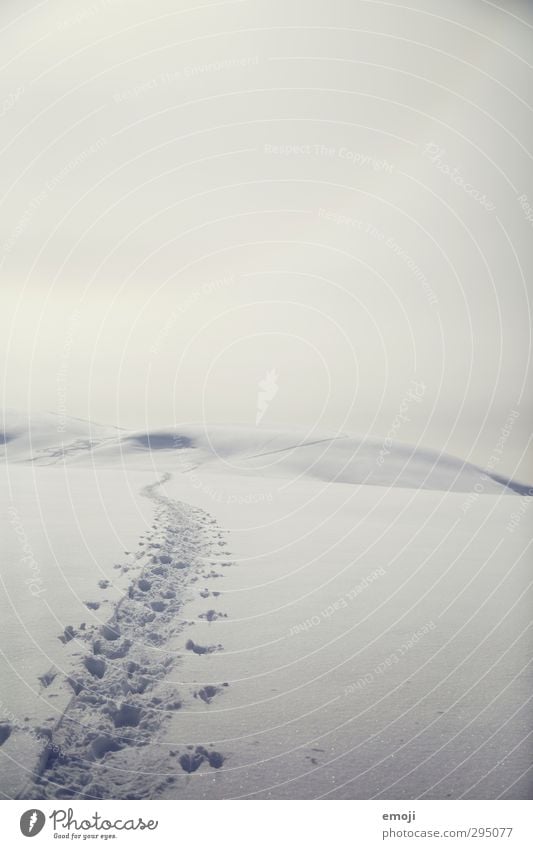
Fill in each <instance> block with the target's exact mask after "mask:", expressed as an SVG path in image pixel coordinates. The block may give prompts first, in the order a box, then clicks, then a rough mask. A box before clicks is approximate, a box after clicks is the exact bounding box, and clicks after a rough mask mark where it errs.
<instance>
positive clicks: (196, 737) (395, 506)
mask: <svg viewBox="0 0 533 849" xmlns="http://www.w3.org/2000/svg"><path fill="white" fill-rule="evenodd" d="M8 424H9V430H8V429H7V428H6V430H8V432H9V435H10V439H9V441H8V442H7V448H8V455H7V460H8V462H7V463H6V465H5V470H6V472H7V475H6V478H5V482H4V485H3V489H2V496H1V497H2V504H3V505H4V506H5V509H4V510H3V511H2V518H1V520H0V525H1V527H0V532H1V538H2V540H3V543H2V563H3V568H2V576H1V579H2V601H1V616H0V623H1V624H0V638H1V645H2V647H3V650H2V654H1V655H0V666H1V669H0V680H1V682H2V689H1V693H0V699H1V703H0V769H1V774H2V780H1V782H0V793H3V794H4V795H6V796H21V797H23V798H41V797H51V798H76V797H79V798H83V797H84V798H105V797H112V798H113V797H118V798H144V797H152V798H153V797H156V798H158V797H169V798H182V797H191V798H235V797H241V796H246V797H254V798H310V797H313V798H314V797H317V796H332V797H333V798H368V797H372V796H378V797H379V796H382V797H383V798H402V797H403V798H416V797H418V796H423V795H427V796H429V797H438V798H441V797H442V798H446V797H450V796H452V797H454V798H455V797H459V796H464V797H465V798H484V797H486V798H494V797H496V796H498V795H500V794H501V795H504V796H505V795H508V796H509V797H511V798H513V797H522V796H526V795H527V794H528V792H529V787H528V781H527V765H528V762H529V761H528V759H529V758H530V755H531V751H530V747H529V746H528V745H527V744H526V743H525V742H524V743H523V744H520V741H521V740H522V738H523V737H525V734H526V733H527V701H528V698H529V695H530V693H531V677H530V675H529V674H528V672H527V664H528V660H529V656H530V651H531V642H530V639H529V638H528V628H529V619H530V616H529V612H528V611H529V610H530V604H531V598H530V595H529V590H528V587H529V572H530V568H529V559H528V554H527V546H528V543H529V542H530V539H531V532H530V530H529V527H528V523H527V522H526V521H525V520H524V521H523V522H518V523H517V524H516V526H515V527H513V530H512V531H510V530H509V527H510V526H509V522H510V519H511V516H513V515H517V513H516V511H517V510H522V511H524V510H525V507H524V506H523V503H522V502H523V501H524V500H523V498H518V497H517V495H516V494H515V493H514V492H513V490H511V489H509V488H508V487H506V486H504V485H502V484H500V483H498V482H497V481H495V480H491V479H489V478H487V477H482V476H481V475H482V473H481V471H480V470H479V469H476V468H475V467H473V466H470V465H468V464H463V463H462V462H461V461H459V460H456V459H454V458H446V457H439V456H437V455H436V454H434V453H431V452H428V451H424V450H422V449H413V448H410V447H408V446H391V447H390V453H389V454H386V455H385V454H384V453H383V444H382V443H381V442H380V441H379V440H369V439H365V440H362V439H357V438H355V437H348V436H345V435H335V434H298V433H280V432H273V431H270V432H265V431H261V430H260V429H256V430H252V429H233V428H231V429H230V428H227V427H212V428H209V430H208V431H207V432H206V430H205V429H204V428H202V427H199V426H189V427H179V428H176V429H165V430H159V431H152V432H150V433H149V434H147V433H143V432H136V433H126V432H121V431H116V430H113V429H105V428H99V427H93V426H92V425H90V424H88V423H80V422H76V421H72V422H68V426H67V433H66V437H67V438H65V440H64V442H63V444H61V441H60V442H59V443H58V442H57V420H56V419H55V417H53V416H52V417H48V416H39V417H35V418H33V420H32V424H31V429H30V430H28V427H27V423H26V421H25V419H24V418H20V417H19V418H17V416H15V415H13V414H10V417H9V422H8ZM62 436H65V434H62ZM69 440H70V441H69ZM9 452H11V453H9ZM380 457H382V458H383V462H380V461H379V458H380ZM480 482H481V483H482V486H481V491H479V483H480ZM363 483H364V484H366V485H361V484H363ZM476 486H477V489H474V487H476ZM524 504H525V502H524ZM517 505H519V506H517ZM502 762H503V763H502Z"/></svg>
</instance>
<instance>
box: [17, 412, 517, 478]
mask: <svg viewBox="0 0 533 849" xmlns="http://www.w3.org/2000/svg"><path fill="white" fill-rule="evenodd" d="M43 453H44V452H41V453H40V454H39V455H38V456H39V457H40V458H42V457H43ZM19 456H20V455H19ZM46 456H47V461H48V462H50V461H57V460H62V459H65V460H66V461H68V462H69V463H78V464H81V465H87V464H88V463H90V464H91V465H93V466H99V467H108V468H109V467H113V466H115V465H116V464H121V465H124V466H126V467H128V468H148V467H163V468H167V467H168V468H172V469H174V470H176V471H178V472H180V471H181V472H184V471H189V470H191V469H194V468H198V467H200V466H204V465H206V464H208V465H210V466H211V467H217V468H219V470H220V472H221V473H223V474H234V473H236V474H239V475H247V474H252V475H257V474H260V475H262V476H263V477H265V478H266V477H278V478H290V479H295V478H299V477H300V476H304V477H309V478H313V479H316V480H320V481H323V482H325V483H333V482H335V483H345V484H370V485H372V486H400V487H408V488H415V489H433V490H450V491H455V492H471V491H472V490H474V487H475V486H476V484H479V483H480V481H481V480H483V491H484V492H485V493H487V494H488V493H498V492H500V491H501V490H502V487H505V486H506V484H507V483H509V482H507V481H505V480H503V479H497V478H496V477H493V476H491V475H490V474H488V475H484V476H483V477H482V475H483V472H482V470H481V469H479V468H478V467H476V466H474V465H472V464H470V463H465V462H464V461H462V460H460V459H458V458H455V457H451V456H448V455H446V454H438V453H436V452H434V451H430V450H428V449H424V448H422V447H414V446H408V445H403V444H401V443H393V444H391V445H389V444H385V442H384V441H383V440H378V439H373V438H370V437H366V438H361V437H354V436H348V435H344V434H340V435H332V434H324V433H313V434H304V433H298V432H293V433H287V432H279V431H263V430H259V429H250V428H230V427H227V426H218V427H217V426H212V427H209V428H205V427H203V426H199V425H198V426H182V427H179V428H176V429H171V428H168V429H160V430H153V431H149V432H145V431H140V432H134V433H123V432H122V433H120V434H119V435H116V434H115V435H109V433H107V432H105V431H104V432H100V431H97V432H96V433H94V434H93V435H92V438H91V439H90V440H89V439H87V440H86V441H85V442H83V440H79V439H78V440H77V441H75V442H74V443H72V444H71V445H67V446H66V447H63V449H58V450H55V449H54V448H53V446H48V447H47V449H46ZM41 461H42V459H41ZM511 483H512V482H511ZM517 486H519V485H517Z"/></svg>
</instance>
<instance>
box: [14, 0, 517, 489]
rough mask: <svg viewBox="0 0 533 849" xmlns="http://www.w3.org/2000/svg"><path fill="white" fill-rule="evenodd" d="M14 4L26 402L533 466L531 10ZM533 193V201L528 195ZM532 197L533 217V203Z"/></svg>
mask: <svg viewBox="0 0 533 849" xmlns="http://www.w3.org/2000/svg"><path fill="white" fill-rule="evenodd" d="M502 5H505V11H501V10H500V9H499V8H498V4H495V3H488V2H484V0H472V2H466V0H455V2H448V3H446V4H442V3H438V2H436V0H414V2H412V3H410V6H411V7H412V8H411V9H410V10H406V9H403V8H401V6H400V3H397V2H357V0H346V2H343V1H342V0H335V2H333V3H332V2H326V1H325V0H321V2H316V0H283V2H280V0H259V1H258V0H243V2H228V3H206V4H204V5H201V4H194V3H192V2H191V0H186V1H185V2H182V0H179V2H175V0H150V2H148V0H143V2H140V0H127V1H126V0H94V2H91V0H85V2H80V0H68V2H49V3H48V2H46V3H26V2H20V0H17V2H14V0H9V1H8V0H4V2H3V3H2V5H1V8H0V30H1V31H0V55H1V56H2V65H3V69H2V72H1V74H0V128H1V135H0V181H1V202H0V268H1V271H0V273H1V280H2V289H1V300H2V310H1V318H0V332H1V338H0V342H1V345H2V352H3V355H4V357H3V361H4V363H5V369H4V371H3V382H2V396H3V405H4V406H10V407H18V408H29V409H31V410H51V411H60V410H61V411H62V408H63V407H66V412H67V413H68V414H70V415H73V416H79V417H84V418H92V419H95V420H96V421H100V422H107V423H113V424H118V425H120V426H122V427H128V428H129V427H135V428H144V427H145V426H161V425H166V424H173V423H179V422H194V421H206V422H208V423H211V422H213V423H215V422H217V423H218V422H227V423H237V424H241V425H246V424H249V425H250V427H255V426H256V424H255V422H256V412H257V409H256V407H257V396H258V385H259V382H260V381H262V380H263V379H264V377H265V375H266V374H267V373H269V372H271V373H272V372H274V378H273V379H274V381H275V383H276V388H277V391H276V393H275V397H274V398H273V400H272V401H271V403H270V405H269V406H268V409H267V411H266V412H265V414H264V416H263V418H262V419H261V424H260V426H261V427H265V428H270V427H276V426H280V427H287V426H291V427H296V428H300V427H301V428H309V427H310V426H315V427H317V428H318V429H322V430H325V431H343V432H351V433H360V434H368V433H369V434H372V435H376V436H383V435H385V434H387V432H388V431H389V430H390V428H391V425H392V422H393V420H394V418H395V416H396V415H397V412H398V410H399V408H400V406H402V404H403V409H404V411H405V409H406V408H405V403H406V402H405V398H406V396H408V393H409V390H410V388H411V387H412V386H413V381H418V385H419V386H420V385H423V390H421V400H420V401H413V400H412V399H411V400H409V402H408V411H407V413H406V415H405V416H404V418H406V419H409V420H408V421H404V422H402V426H401V428H400V429H399V431H398V432H397V433H396V437H397V438H398V439H399V440H401V441H403V442H413V443H415V442H420V443H421V444H423V445H426V446H428V447H431V448H437V449H439V450H440V449H443V450H445V451H448V452H449V453H453V454H457V455H460V456H463V457H468V458H469V459H470V460H471V461H473V462H476V463H479V464H481V465H483V464H485V463H487V462H488V460H489V457H490V456H491V453H492V448H493V446H495V445H496V443H497V441H498V438H499V436H500V431H501V428H502V427H504V426H505V424H506V421H507V420H508V418H509V416H510V414H511V413H512V412H513V411H514V412H515V413H518V414H519V415H515V416H514V419H513V421H514V425H513V429H512V432H511V433H510V434H509V435H508V436H507V437H506V444H505V451H504V455H503V457H502V459H501V464H500V470H501V471H503V472H505V473H507V474H513V473H515V472H516V476H517V477H519V478H522V479H524V480H533V471H532V470H531V465H528V463H527V462H526V460H525V459H524V456H523V455H524V452H525V451H526V449H527V445H528V440H529V435H530V430H531V427H530V422H531V395H530V392H528V389H527V388H526V386H527V379H528V368H529V358H530V335H529V334H530V304H529V299H528V292H529V293H531V278H532V255H531V249H530V245H531V243H532V236H533V232H532V227H533V176H532V175H533V171H532V167H531V143H530V141H531V138H533V122H532V108H531V105H530V101H531V86H530V85H529V81H530V75H531V63H532V62H533V41H532V37H531V36H532V26H533V15H532V14H531V11H530V8H528V4H527V3H514V2H506V3H505V4H502ZM528 204H529V205H530V207H531V211H528V210H529V207H528ZM528 214H529V217H530V219H531V220H529V221H528Z"/></svg>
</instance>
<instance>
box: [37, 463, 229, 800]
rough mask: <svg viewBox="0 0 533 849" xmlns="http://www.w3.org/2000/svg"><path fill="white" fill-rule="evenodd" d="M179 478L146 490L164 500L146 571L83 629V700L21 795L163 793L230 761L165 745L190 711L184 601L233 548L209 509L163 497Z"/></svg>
mask: <svg viewBox="0 0 533 849" xmlns="http://www.w3.org/2000/svg"><path fill="white" fill-rule="evenodd" d="M169 479H170V475H169V474H165V475H163V477H162V478H161V480H159V481H157V482H156V483H154V484H151V485H150V486H147V487H145V489H144V490H143V493H142V494H143V495H145V496H146V497H147V498H150V499H151V500H152V501H153V502H154V505H155V516H154V522H153V525H152V528H151V531H150V532H149V533H148V534H146V535H145V537H144V538H141V539H140V541H139V547H138V551H137V552H136V553H135V557H136V559H137V560H139V561H142V571H141V572H140V574H139V573H138V574H137V577H136V579H135V581H134V582H133V583H132V584H131V585H130V586H129V588H128V591H127V593H126V595H125V596H124V597H123V598H122V599H121V601H120V602H119V603H118V604H117V606H116V608H115V611H114V613H113V616H112V617H111V619H109V620H108V621H107V622H105V623H102V624H101V625H99V626H98V625H95V626H92V627H90V628H89V627H86V628H85V629H84V630H83V631H77V632H76V636H77V638H78V639H79V640H82V641H83V642H84V643H85V644H86V647H87V651H86V653H85V656H84V657H83V658H82V659H80V663H79V668H77V670H75V672H73V673H72V674H71V675H70V677H69V679H68V683H69V686H70V687H71V688H72V690H73V696H72V698H71V700H70V702H69V704H68V706H67V708H66V710H65V711H64V713H63V715H62V716H61V718H60V719H59V721H58V722H57V723H56V725H55V727H54V728H53V729H52V730H51V732H50V745H49V746H47V747H46V748H45V750H44V752H43V754H42V757H41V760H40V763H39V765H38V767H37V770H36V774H35V776H34V778H33V779H32V781H31V783H30V785H29V786H27V787H26V788H25V789H24V791H23V793H22V794H21V798H28V799H41V798H43V799H44V798H56V799H67V798H87V799H90V798H96V799H101V798H123V799H142V798H153V797H157V796H159V795H160V794H161V793H162V791H163V790H164V789H165V788H168V786H169V785H171V784H172V783H173V782H174V781H175V780H176V778H175V776H176V774H181V775H183V772H186V773H190V772H194V771H196V770H197V769H198V768H199V767H200V766H202V765H203V766H204V768H205V769H218V768H220V767H221V766H222V764H223V762H224V756H223V755H222V754H221V753H220V752H217V751H214V750H210V749H209V746H208V745H205V746H202V745H197V746H195V747H192V746H185V747H182V748H181V749H180V748H178V749H173V750H169V747H168V744H163V742H162V738H163V735H162V732H163V727H164V725H165V724H166V723H167V721H168V719H169V717H170V716H171V715H172V714H173V713H174V712H175V711H177V710H179V709H180V708H181V707H182V694H181V693H180V692H179V691H178V689H177V687H176V685H175V684H174V683H173V682H172V680H171V679H172V678H175V677H176V676H175V675H172V674H171V673H172V672H173V671H174V670H175V669H176V667H177V666H178V665H179V658H180V653H179V652H176V651H175V650H173V647H172V645H171V641H174V642H173V645H174V644H175V642H176V641H175V637H176V635H179V634H180V632H182V631H183V630H184V628H185V626H186V624H187V623H185V622H184V621H183V619H182V618H181V617H180V611H181V607H182V605H183V603H184V601H185V600H187V599H188V598H190V597H191V594H192V593H193V592H194V585H195V583H196V582H197V581H198V580H199V578H200V577H201V576H206V577H208V576H209V573H208V572H206V571H205V570H206V565H205V562H206V558H209V557H213V556H214V554H213V552H214V550H215V547H216V551H217V554H218V555H219V556H220V550H221V549H220V546H221V545H224V541H223V539H222V536H223V535H222V533H221V532H220V531H219V529H218V527H217V525H216V522H215V520H214V519H213V518H212V517H211V516H209V514H207V513H205V512H204V511H202V510H199V509H196V508H193V507H191V506H189V505H187V504H184V503H182V502H178V501H173V500H172V499H170V498H168V497H166V496H165V495H163V494H162V493H161V491H160V487H161V485H162V484H164V483H165V482H166V481H168V480H169ZM211 562H213V561H211ZM204 592H205V590H204ZM221 648H222V647H221V646H199V645H197V644H196V643H195V642H194V641H193V640H191V639H189V640H188V641H187V643H186V645H185V650H192V651H195V652H197V653H200V654H201V653H206V652H212V651H218V650H220V649H221ZM218 691H219V688H218V687H217V686H215V685H213V684H205V685H204V687H202V688H201V689H200V690H199V692H196V693H188V692H187V693H185V694H184V697H185V698H186V699H187V698H189V697H191V701H192V700H193V698H198V697H199V698H200V699H201V700H202V701H203V702H205V703H207V704H209V702H210V700H211V698H212V697H213V695H215V694H216V693H217V692H218Z"/></svg>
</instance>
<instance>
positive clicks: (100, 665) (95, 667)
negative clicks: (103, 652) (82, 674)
mask: <svg viewBox="0 0 533 849" xmlns="http://www.w3.org/2000/svg"><path fill="white" fill-rule="evenodd" d="M83 663H84V664H85V669H86V670H87V672H90V673H91V675H94V677H95V678H103V677H104V674H105V671H106V662H105V660H103V659H102V658H101V657H91V656H89V657H86V658H85V660H84V661H83Z"/></svg>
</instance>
